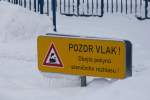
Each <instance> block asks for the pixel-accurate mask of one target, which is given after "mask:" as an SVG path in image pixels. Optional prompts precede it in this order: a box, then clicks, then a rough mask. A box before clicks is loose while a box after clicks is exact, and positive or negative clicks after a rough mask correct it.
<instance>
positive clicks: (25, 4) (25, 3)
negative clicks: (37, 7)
mask: <svg viewBox="0 0 150 100" xmlns="http://www.w3.org/2000/svg"><path fill="white" fill-rule="evenodd" d="M26 6H27V2H26V0H24V8H26Z"/></svg>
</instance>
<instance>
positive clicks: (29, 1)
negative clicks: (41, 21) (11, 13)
mask: <svg viewBox="0 0 150 100" xmlns="http://www.w3.org/2000/svg"><path fill="white" fill-rule="evenodd" d="M29 9H30V10H31V0H29Z"/></svg>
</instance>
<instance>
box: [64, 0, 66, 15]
mask: <svg viewBox="0 0 150 100" xmlns="http://www.w3.org/2000/svg"><path fill="white" fill-rule="evenodd" d="M65 12H66V0H64V13H65Z"/></svg>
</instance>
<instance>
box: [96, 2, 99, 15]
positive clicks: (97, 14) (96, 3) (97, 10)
mask: <svg viewBox="0 0 150 100" xmlns="http://www.w3.org/2000/svg"><path fill="white" fill-rule="evenodd" d="M98 3H99V2H98V0H96V14H97V15H98V11H99V10H98V6H99V5H98Z"/></svg>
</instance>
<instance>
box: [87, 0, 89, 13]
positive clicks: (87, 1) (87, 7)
mask: <svg viewBox="0 0 150 100" xmlns="http://www.w3.org/2000/svg"><path fill="white" fill-rule="evenodd" d="M87 14H89V0H87Z"/></svg>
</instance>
